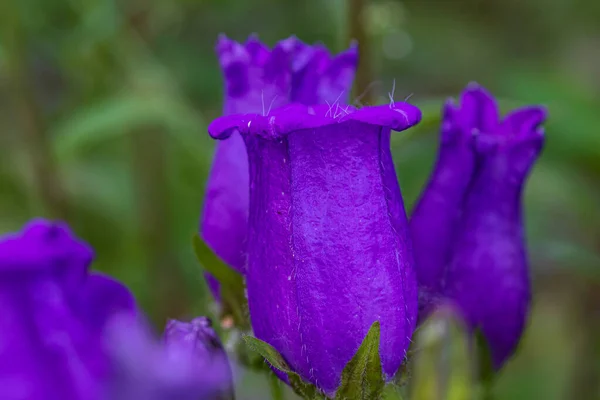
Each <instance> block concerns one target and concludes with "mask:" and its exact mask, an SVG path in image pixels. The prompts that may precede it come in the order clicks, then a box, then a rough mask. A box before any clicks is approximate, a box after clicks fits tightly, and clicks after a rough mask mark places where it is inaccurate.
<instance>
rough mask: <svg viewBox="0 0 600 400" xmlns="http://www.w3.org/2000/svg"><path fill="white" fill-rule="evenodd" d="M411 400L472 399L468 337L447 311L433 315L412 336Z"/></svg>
mask: <svg viewBox="0 0 600 400" xmlns="http://www.w3.org/2000/svg"><path fill="white" fill-rule="evenodd" d="M415 337H416V339H415V340H416V348H417V351H416V354H415V355H414V359H413V363H412V380H411V382H410V399H411V400H430V399H444V400H471V399H473V397H474V392H473V388H474V380H473V363H472V356H471V352H470V347H469V336H468V333H467V330H466V329H465V327H464V326H463V324H462V323H461V322H460V321H459V320H458V319H457V318H456V317H455V315H454V314H453V313H452V312H451V311H450V310H445V309H442V310H439V311H438V312H436V313H435V314H433V315H432V316H431V317H430V318H429V319H428V320H427V321H425V323H424V324H423V326H422V327H421V328H420V329H419V331H418V332H417V333H416V335H415Z"/></svg>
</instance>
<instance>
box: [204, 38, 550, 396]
mask: <svg viewBox="0 0 600 400" xmlns="http://www.w3.org/2000/svg"><path fill="white" fill-rule="evenodd" d="M290 43H295V45H291V44H290ZM297 43H298V42H297V41H296V40H295V39H288V40H286V41H283V42H281V43H279V44H278V45H277V46H276V47H275V48H274V49H273V50H272V51H271V52H268V51H266V50H264V49H263V48H262V47H261V46H259V45H257V44H256V42H255V41H254V39H250V40H249V42H248V43H246V45H239V44H232V43H231V42H229V41H227V40H226V39H222V41H221V43H220V45H219V53H220V57H221V64H222V66H223V70H224V75H225V81H226V86H227V92H226V93H227V95H226V99H225V113H224V116H223V117H221V118H218V119H217V120H215V121H213V123H212V124H211V125H210V126H209V128H208V130H209V134H210V135H211V136H212V137H213V138H215V139H218V140H219V142H218V144H217V146H218V147H217V152H216V154H215V159H214V164H213V171H212V174H211V180H210V181H209V182H210V184H209V189H208V193H207V198H206V205H205V209H204V214H203V221H207V220H213V221H219V223H220V225H219V228H220V229H219V230H218V231H216V230H214V229H208V228H209V226H207V225H206V224H203V225H202V228H201V234H202V235H203V237H204V239H205V240H206V241H207V243H208V244H209V245H210V246H211V247H212V248H213V249H214V251H215V252H216V253H217V254H219V255H221V257H222V258H223V260H225V261H226V262H227V261H228V260H227V258H226V257H225V256H224V255H222V251H221V249H220V247H219V243H226V244H225V247H226V248H227V249H228V250H230V251H231V250H235V252H236V254H237V255H238V258H236V262H235V263H232V262H230V263H229V264H230V265H231V266H232V267H234V268H236V269H237V270H238V271H240V272H241V273H242V274H243V275H244V277H245V281H246V286H247V297H248V304H249V311H250V320H251V324H252V329H253V332H254V335H255V336H256V338H258V339H260V340H262V341H264V342H267V343H268V344H269V345H271V346H272V347H273V348H274V349H275V350H276V351H277V352H278V353H279V354H280V355H281V356H282V357H283V359H284V360H285V362H286V363H287V365H289V367H290V369H291V370H293V371H294V372H295V373H297V374H298V375H300V376H301V377H302V379H303V380H304V381H306V382H310V383H312V384H313V385H315V386H316V387H317V388H318V389H319V390H321V391H323V392H324V393H325V394H326V395H333V394H334V393H335V392H336V390H337V389H338V388H339V387H340V384H342V374H343V370H344V368H345V366H346V365H347V363H348V362H349V361H350V360H351V358H352V357H353V355H354V354H355V353H356V352H357V350H358V349H359V347H360V345H361V342H362V340H363V339H364V338H365V335H366V334H367V331H368V330H369V327H370V326H372V324H373V323H374V322H379V324H380V326H381V340H380V347H379V352H380V357H381V367H382V372H383V375H384V376H385V377H386V378H387V379H388V380H389V379H391V378H392V377H393V376H394V374H395V373H396V372H397V370H398V368H399V366H400V365H401V364H402V362H403V361H404V360H405V358H406V353H407V349H408V346H409V343H410V338H411V336H412V333H413V330H414V329H415V325H416V322H417V319H419V320H423V319H425V318H426V317H427V316H428V315H429V314H430V313H431V312H432V311H433V310H434V309H435V308H436V307H438V306H439V305H441V304H444V305H448V304H449V305H452V306H454V308H455V309H456V310H457V311H458V313H459V314H460V315H461V316H462V318H463V319H464V320H465V322H467V325H468V326H469V327H470V328H471V329H472V330H473V331H475V330H476V329H480V330H481V331H482V332H483V334H484V336H485V337H486V339H487V341H488V344H489V346H490V348H491V352H492V358H493V363H494V366H495V367H496V368H499V367H500V366H501V365H502V364H503V363H504V361H505V360H506V359H507V358H508V357H509V356H510V354H511V353H512V352H513V351H514V349H515V347H516V345H517V343H518V341H519V338H520V336H521V333H522V331H523V328H524V325H525V322H526V315H527V310H528V306H529V299H530V288H529V278H528V270H527V258H526V250H525V243H524V237H523V224H522V220H521V211H520V207H521V196H522V189H523V185H524V181H525V178H526V176H527V173H528V171H529V169H530V168H531V166H532V165H533V163H534V162H535V159H536V158H537V156H538V154H539V152H540V150H541V147H542V142H543V131H542V129H541V128H540V127H539V126H540V124H541V123H542V122H543V120H544V119H545V111H544V110H543V109H542V108H539V107H528V108H523V109H519V110H516V111H514V112H512V113H510V114H509V115H507V116H506V117H505V118H504V119H502V120H501V119H500V118H499V116H498V109H497V105H496V102H495V100H494V99H493V97H492V96H491V95H489V94H488V93H487V92H486V91H485V90H484V89H483V88H481V87H479V86H478V85H476V84H471V85H469V86H468V87H467V89H466V90H465V91H464V93H463V94H462V96H461V99H460V104H459V105H455V104H454V103H453V102H451V101H449V102H448V103H447V104H446V105H445V106H444V109H443V121H442V126H441V143H440V149H439V154H438V160H437V163H436V165H435V168H434V171H433V173H432V176H431V179H430V182H429V184H428V185H427V186H426V188H425V190H424V192H423V194H422V196H421V199H420V201H419V203H418V204H417V206H416V207H415V210H414V212H413V213H412V215H411V218H410V222H409V221H408V219H407V216H406V213H405V209H404V205H403V201H402V196H401V192H400V188H399V185H398V181H397V179H396V175H395V168H394V164H393V161H392V157H391V153H390V132H391V130H395V131H402V130H404V129H407V128H410V127H411V126H413V125H415V124H417V123H418V122H419V120H420V112H419V110H418V109H417V108H416V107H414V106H412V105H410V104H405V103H391V104H390V105H386V106H375V107H363V108H360V109H355V108H354V107H352V106H348V105H347V104H346V101H347V98H346V94H347V93H348V88H349V86H350V82H351V79H350V78H351V76H352V72H353V68H354V67H355V66H356V62H355V61H356V60H355V59H354V57H349V56H348V53H343V57H344V58H343V60H346V61H345V62H344V63H342V62H338V63H337V64H342V65H344V69H343V71H344V74H342V75H340V76H341V80H340V81H339V82H340V84H339V85H333V84H327V85H322V86H321V90H320V91H319V95H317V96H315V95H314V93H315V89H314V88H315V84H314V82H315V81H320V82H323V81H325V82H328V81H331V79H332V77H331V76H330V75H327V73H328V71H330V70H331V69H332V68H328V67H325V68H323V67H321V68H318V67H316V66H317V65H319V63H318V62H315V61H314V59H315V58H318V57H319V56H318V55H317V54H318V52H315V50H314V48H312V49H311V48H310V47H307V46H305V45H298V44H297ZM311 56H312V57H313V58H312V62H311V61H307V60H309V59H311ZM338 57H340V56H338ZM282 59H286V60H288V62H287V63H284V65H285V66H286V68H281V69H276V72H275V71H274V69H273V67H272V66H273V65H275V64H277V63H279V62H280V60H282ZM289 60H292V61H291V63H290V62H289ZM333 60H336V58H334V59H333ZM350 60H351V61H352V62H350ZM333 63H334V64H335V61H334V62H333ZM323 65H326V62H324V63H323ZM333 69H335V70H340V68H339V67H336V68H333ZM232 70H234V71H235V73H232V72H231V71H232ZM320 74H321V75H320ZM307 76H308V77H311V79H306V77H307ZM290 77H291V78H290ZM344 85H346V86H344ZM309 92H310V93H312V94H313V95H310V96H297V97H294V94H297V93H309ZM284 93H286V94H288V95H287V96H286V95H283V94H284ZM259 94H260V96H259ZM265 104H267V105H268V106H267V107H266V108H265V106H264V105H265ZM233 143H236V146H239V147H240V148H243V150H244V151H245V152H243V151H241V150H240V154H242V153H243V155H242V156H240V157H238V158H237V161H238V162H239V164H238V165H237V166H236V167H235V170H236V173H239V174H242V175H243V179H235V178H234V175H233V174H232V173H231V171H230V172H229V173H228V174H224V173H222V172H221V170H220V168H219V167H218V166H219V165H222V160H223V158H224V157H223V156H222V154H221V153H220V151H219V149H221V148H223V146H233ZM229 165H230V166H231V165H232V164H231V163H230V164H229ZM224 187H229V188H230V189H231V191H235V192H236V193H237V196H230V195H229V194H227V192H226V191H225V190H221V191H220V192H219V193H220V194H221V195H222V196H223V199H221V200H215V198H214V197H212V196H211V193H213V192H211V190H214V188H221V189H222V188H224ZM225 198H228V199H229V200H232V201H234V199H235V201H234V203H235V204H230V203H228V202H227V201H224V199H225ZM241 198H243V199H244V200H243V201H237V200H239V199H241ZM215 203H218V205H216V204H215ZM211 207H218V208H219V209H220V211H219V213H221V214H222V215H223V214H224V215H226V216H228V217H223V216H222V215H221V216H219V215H218V214H213V212H212V211H211ZM233 215H238V216H243V218H242V217H240V218H239V219H236V220H235V221H234V220H233V219H232V218H229V217H231V216H233ZM215 225H218V224H212V227H213V228H214V227H215ZM241 231H243V233H239V232H241ZM231 238H238V239H239V240H238V241H236V242H235V243H232V242H231ZM417 317H418V318H417ZM269 361H270V360H269ZM276 372H277V373H278V374H279V375H280V377H281V378H282V379H284V380H286V381H287V380H288V377H287V376H286V374H284V373H281V371H276Z"/></svg>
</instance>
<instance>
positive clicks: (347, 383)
mask: <svg viewBox="0 0 600 400" xmlns="http://www.w3.org/2000/svg"><path fill="white" fill-rule="evenodd" d="M380 336H381V327H380V324H379V321H375V322H373V325H371V328H369V332H367V335H366V336H365V338H364V339H363V341H362V343H361V345H360V347H359V348H358V350H357V351H356V353H355V354H354V356H353V357H352V359H351V360H350V361H348V363H347V364H346V366H345V367H344V370H343V371H342V383H341V384H340V386H339V387H338V389H337V392H336V395H335V399H336V400H374V399H381V397H382V395H383V389H384V387H385V379H384V377H383V370H382V367H381V356H380V355H379V343H380Z"/></svg>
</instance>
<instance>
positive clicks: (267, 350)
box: [244, 335, 326, 400]
mask: <svg viewBox="0 0 600 400" xmlns="http://www.w3.org/2000/svg"><path fill="white" fill-rule="evenodd" d="M244 341H245V342H246V344H247V345H248V347H249V348H250V349H251V350H253V351H255V352H257V353H259V354H260V355H261V356H263V357H264V358H265V360H266V361H267V362H268V363H269V364H271V366H272V367H273V368H276V369H278V370H280V371H281V372H283V373H285V374H286V375H287V377H288V379H289V381H290V386H291V387H292V389H294V392H296V394H298V395H299V396H301V397H302V398H304V399H307V400H322V399H326V397H325V396H324V395H323V394H322V393H321V391H320V390H319V389H318V388H317V387H316V386H315V385H313V384H312V383H308V382H304V381H303V380H302V378H301V377H300V375H298V374H297V373H295V372H294V371H292V370H291V369H290V367H289V366H288V365H287V363H286V362H285V360H284V359H283V357H282V356H281V354H279V352H278V351H277V350H275V348H274V347H273V346H271V345H270V344H268V343H266V342H263V341H262V340H260V339H257V338H255V337H252V336H249V335H245V336H244Z"/></svg>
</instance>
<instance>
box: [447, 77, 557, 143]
mask: <svg viewBox="0 0 600 400" xmlns="http://www.w3.org/2000/svg"><path fill="white" fill-rule="evenodd" d="M547 115H548V111H547V110H546V108H545V107H543V106H527V107H522V108H518V109H516V110H514V111H512V112H510V113H509V114H507V115H506V116H504V118H501V117H500V112H499V107H498V104H497V102H496V100H495V98H494V97H493V96H492V95H491V94H490V93H489V92H488V91H487V90H486V89H485V88H483V87H482V86H481V85H479V84H478V83H476V82H471V83H470V84H469V85H468V86H467V88H466V89H465V90H464V91H463V93H462V94H461V97H460V104H456V103H455V102H454V100H453V99H448V101H447V102H446V104H445V105H444V109H443V123H442V133H443V136H442V138H443V140H444V142H446V143H448V142H451V141H455V140H459V139H461V138H462V139H464V140H467V141H468V140H474V141H475V148H476V150H477V151H479V152H488V151H492V150H494V149H501V148H513V147H520V146H521V145H523V144H532V145H534V144H535V143H537V144H540V145H541V143H542V142H543V138H544V129H543V128H542V127H541V125H542V124H543V123H544V121H545V120H546V118H547Z"/></svg>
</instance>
